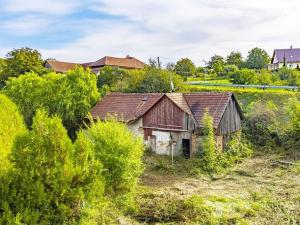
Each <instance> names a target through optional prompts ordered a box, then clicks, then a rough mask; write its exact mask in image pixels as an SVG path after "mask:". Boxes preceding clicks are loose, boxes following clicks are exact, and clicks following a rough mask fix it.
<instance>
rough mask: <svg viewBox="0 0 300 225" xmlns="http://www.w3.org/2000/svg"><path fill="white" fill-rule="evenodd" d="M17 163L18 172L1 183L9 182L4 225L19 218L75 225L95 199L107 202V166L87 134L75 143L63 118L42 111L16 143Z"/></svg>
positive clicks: (14, 155) (3, 205)
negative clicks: (104, 173) (103, 199)
mask: <svg viewBox="0 0 300 225" xmlns="http://www.w3.org/2000/svg"><path fill="white" fill-rule="evenodd" d="M11 158H12V162H13V164H14V169H13V170H12V171H11V172H10V173H9V174H8V175H7V177H6V180H2V181H1V182H3V181H8V182H7V186H6V187H5V188H4V189H2V190H0V199H1V202H0V208H1V209H3V210H4V213H3V215H2V216H0V223H1V224H9V223H12V224H13V222H12V221H15V219H16V217H18V218H19V220H20V222H22V223H25V224H29V225H31V224H64V223H67V222H68V223H71V222H75V221H79V219H80V214H81V210H82V209H84V207H85V206H86V204H88V203H89V202H93V201H92V200H93V198H94V197H95V198H97V200H98V201H100V200H101V197H102V195H103V191H104V181H103V178H102V176H101V172H102V165H101V163H100V162H99V161H98V160H97V159H96V158H95V156H94V153H93V151H92V146H91V145H90V143H89V142H88V141H86V138H85V136H84V134H83V133H80V134H79V135H78V139H77V141H76V142H75V144H74V145H73V144H72V142H71V140H70V138H69V137H68V135H67V131H66V129H65V128H64V127H63V125H62V122H61V119H60V118H58V117H53V118H49V117H48V116H47V115H46V113H45V112H44V111H38V112H37V114H36V116H35V118H34V120H33V125H32V130H31V131H29V132H27V133H25V134H23V135H20V136H18V137H17V138H16V141H15V144H14V146H13V150H12V154H11ZM0 215H1V214H0Z"/></svg>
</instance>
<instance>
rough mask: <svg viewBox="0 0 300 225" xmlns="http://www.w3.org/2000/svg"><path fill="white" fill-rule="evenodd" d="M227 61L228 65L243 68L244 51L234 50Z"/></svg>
mask: <svg viewBox="0 0 300 225" xmlns="http://www.w3.org/2000/svg"><path fill="white" fill-rule="evenodd" d="M226 63H227V64H228V65H235V66H237V67H238V68H241V66H242V64H243V57H242V53H240V52H235V51H232V52H231V53H230V54H229V55H228V56H227V58H226Z"/></svg>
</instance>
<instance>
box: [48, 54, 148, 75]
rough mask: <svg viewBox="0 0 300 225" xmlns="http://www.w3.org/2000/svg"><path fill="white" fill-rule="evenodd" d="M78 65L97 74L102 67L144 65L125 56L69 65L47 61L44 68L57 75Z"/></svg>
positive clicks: (139, 67)
mask: <svg viewBox="0 0 300 225" xmlns="http://www.w3.org/2000/svg"><path fill="white" fill-rule="evenodd" d="M78 65H79V66H83V67H85V68H86V67H89V68H91V70H92V71H93V72H95V73H98V72H99V71H100V69H101V68H102V67H104V66H112V67H118V68H124V69H142V68H144V66H145V63H143V62H142V61H140V60H138V59H136V58H135V57H131V56H126V57H125V58H117V57H111V56H105V57H103V58H101V59H99V60H97V61H95V62H88V63H70V62H62V61H57V60H47V61H46V63H45V67H46V68H49V69H52V70H53V71H55V72H59V73H64V72H66V71H68V70H70V69H73V68H75V67H76V66H78Z"/></svg>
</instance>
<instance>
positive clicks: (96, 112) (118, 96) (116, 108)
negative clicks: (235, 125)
mask: <svg viewBox="0 0 300 225" xmlns="http://www.w3.org/2000/svg"><path fill="white" fill-rule="evenodd" d="M163 96H167V97H168V98H169V99H170V100H171V101H173V102H174V103H175V104H176V105H177V106H178V107H179V108H181V109H182V110H183V111H185V112H187V113H188V114H190V115H192V116H193V118H194V120H195V123H196V126H198V127H202V126H203V124H202V118H203V115H204V112H205V110H206V108H207V109H208V111H209V113H210V115H211V116H212V117H213V121H214V127H215V128H217V127H218V125H219V122H220V120H221V118H222V116H223V114H224V111H225V109H226V107H227V104H228V102H229V100H230V99H231V98H234V99H235V97H234V95H233V94H232V93H230V92H224V93H214V92H201V93H190V94H182V93H171V94H170V93H167V94H164V93H111V94H108V95H106V96H105V97H104V98H103V99H102V100H101V101H100V102H98V103H97V105H96V106H95V107H94V108H93V109H92V111H91V114H92V117H93V118H94V119H97V118H99V119H105V118H106V117H107V115H115V116H117V118H118V119H119V120H121V121H124V122H130V121H133V120H136V119H137V118H139V117H141V116H143V115H144V114H145V113H146V112H147V111H148V110H149V109H150V108H152V107H153V106H154V105H155V103H156V102H158V101H159V100H160V99H161V98H162V97H163ZM235 102H236V104H237V106H238V110H239V113H240V115H241V117H242V118H243V113H242V111H241V109H240V107H239V105H238V103H237V101H236V100H235Z"/></svg>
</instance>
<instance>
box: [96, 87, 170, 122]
mask: <svg viewBox="0 0 300 225" xmlns="http://www.w3.org/2000/svg"><path fill="white" fill-rule="evenodd" d="M163 96H164V94H161V93H151V94H149V93H143V94H141V93H111V94H108V95H106V96H105V97H103V99H102V100H101V101H100V102H98V104H97V105H96V106H95V107H94V108H93V109H92V111H91V114H92V117H93V118H94V119H97V118H99V119H105V118H106V117H107V116H116V117H117V119H118V120H121V121H124V122H130V121H133V120H136V119H137V118H139V117H141V116H142V115H144V113H145V112H146V111H148V110H149V109H150V108H151V107H152V106H153V105H154V104H155V103H156V102H157V101H158V100H159V99H160V98H162V97H163Z"/></svg>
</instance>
